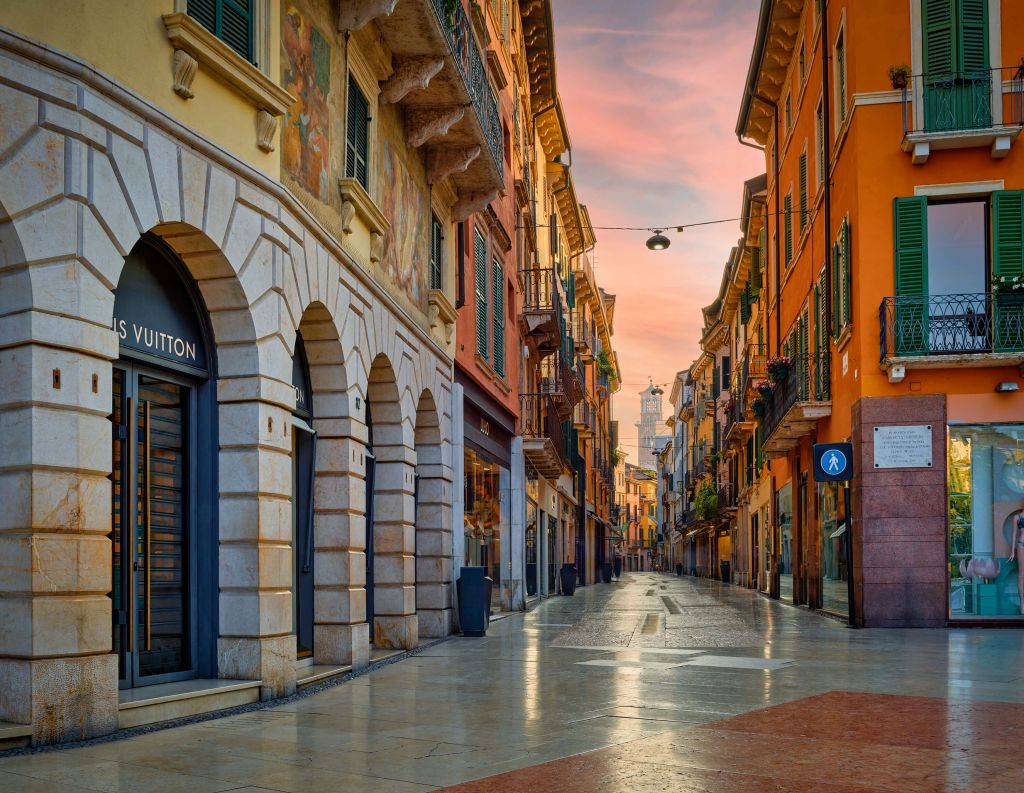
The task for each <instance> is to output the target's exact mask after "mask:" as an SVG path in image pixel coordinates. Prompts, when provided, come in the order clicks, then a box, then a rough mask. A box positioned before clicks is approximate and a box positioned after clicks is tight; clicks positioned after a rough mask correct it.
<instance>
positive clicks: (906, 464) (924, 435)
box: [874, 424, 932, 468]
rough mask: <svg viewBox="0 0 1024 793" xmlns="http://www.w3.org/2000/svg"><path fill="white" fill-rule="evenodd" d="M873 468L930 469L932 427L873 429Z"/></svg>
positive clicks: (923, 425)
mask: <svg viewBox="0 0 1024 793" xmlns="http://www.w3.org/2000/svg"><path fill="white" fill-rule="evenodd" d="M874 464H875V468H931V467H932V425H931V424H913V425H906V426H902V427H875V459H874Z"/></svg>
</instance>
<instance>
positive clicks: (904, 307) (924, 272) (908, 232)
mask: <svg viewBox="0 0 1024 793" xmlns="http://www.w3.org/2000/svg"><path fill="white" fill-rule="evenodd" d="M893 225H894V232H895V233H894V242H895V250H894V252H893V260H894V264H895V284H896V305H895V307H894V312H893V316H892V317H891V319H890V320H889V321H891V322H892V328H891V343H892V347H893V351H894V352H895V353H896V354H897V355H923V354H924V353H925V352H927V350H928V199H927V198H925V197H924V196H912V197H908V198H897V199H896V200H895V201H894V202H893Z"/></svg>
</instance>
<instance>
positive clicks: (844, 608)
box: [817, 482, 850, 615]
mask: <svg viewBox="0 0 1024 793" xmlns="http://www.w3.org/2000/svg"><path fill="white" fill-rule="evenodd" d="M845 487H846V483H844V482H823V483H820V484H818V485H817V488H818V528H819V532H820V535H821V607H822V609H824V610H825V611H830V612H833V613H835V614H842V615H849V613H850V606H849V598H848V592H849V589H848V585H847V581H848V579H849V575H850V563H849V560H848V559H847V558H846V531H847V522H846V507H845V502H844V498H845V495H844V488H845Z"/></svg>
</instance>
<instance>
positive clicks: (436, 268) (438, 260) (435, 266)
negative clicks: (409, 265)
mask: <svg viewBox="0 0 1024 793" xmlns="http://www.w3.org/2000/svg"><path fill="white" fill-rule="evenodd" d="M430 288H431V289H443V288H444V234H443V233H442V229H441V221H439V220H438V219H437V218H436V217H435V216H434V215H431V216H430Z"/></svg>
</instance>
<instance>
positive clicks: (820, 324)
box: [814, 267, 828, 353]
mask: <svg viewBox="0 0 1024 793" xmlns="http://www.w3.org/2000/svg"><path fill="white" fill-rule="evenodd" d="M826 280H827V276H826V273H825V268H824V267H822V268H821V272H820V273H818V283H817V285H816V286H815V288H814V326H815V332H814V351H815V352H819V353H820V352H824V351H826V350H828V301H827V300H826V299H825V289H826V288H827V283H826Z"/></svg>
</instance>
